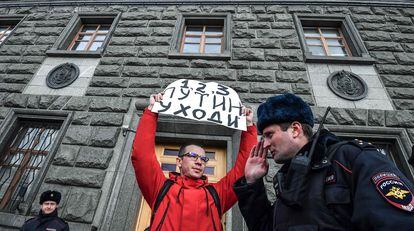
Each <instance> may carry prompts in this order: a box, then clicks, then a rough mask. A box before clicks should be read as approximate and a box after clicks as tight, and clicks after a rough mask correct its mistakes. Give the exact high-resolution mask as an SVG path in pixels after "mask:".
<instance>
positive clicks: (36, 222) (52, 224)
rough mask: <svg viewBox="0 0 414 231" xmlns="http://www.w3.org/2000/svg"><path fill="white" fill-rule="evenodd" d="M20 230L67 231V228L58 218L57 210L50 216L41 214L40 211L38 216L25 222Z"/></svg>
mask: <svg viewBox="0 0 414 231" xmlns="http://www.w3.org/2000/svg"><path fill="white" fill-rule="evenodd" d="M20 230H21V231H46V230H56V231H69V226H68V224H67V223H66V222H65V221H64V220H63V219H61V218H59V217H58V214H57V210H55V211H53V212H52V213H50V214H43V213H42V211H40V212H39V215H37V216H36V217H33V218H31V219H29V220H27V221H26V222H25V223H24V225H23V226H22V228H21V229H20Z"/></svg>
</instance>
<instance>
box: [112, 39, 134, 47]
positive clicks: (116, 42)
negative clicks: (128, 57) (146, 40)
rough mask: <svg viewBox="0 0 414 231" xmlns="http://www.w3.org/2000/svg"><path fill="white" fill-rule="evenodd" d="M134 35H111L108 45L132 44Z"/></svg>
mask: <svg viewBox="0 0 414 231" xmlns="http://www.w3.org/2000/svg"><path fill="white" fill-rule="evenodd" d="M134 44H135V37H112V39H111V42H110V45H119V46H133V45H134Z"/></svg>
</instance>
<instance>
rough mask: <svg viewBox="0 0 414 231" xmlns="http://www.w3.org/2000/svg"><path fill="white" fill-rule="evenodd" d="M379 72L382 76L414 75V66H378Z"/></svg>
mask: <svg viewBox="0 0 414 231" xmlns="http://www.w3.org/2000/svg"><path fill="white" fill-rule="evenodd" d="M377 70H378V72H379V73H380V74H397V75H410V74H411V75H412V74H414V66H403V65H377Z"/></svg>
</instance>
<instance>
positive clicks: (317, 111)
mask: <svg viewBox="0 0 414 231" xmlns="http://www.w3.org/2000/svg"><path fill="white" fill-rule="evenodd" d="M311 109H312V112H313V117H314V121H315V123H317V124H320V123H321V122H322V118H323V116H324V115H325V112H326V108H325V107H311ZM325 124H337V122H336V119H335V117H334V116H333V115H332V113H331V112H330V113H328V115H327V116H326V120H325Z"/></svg>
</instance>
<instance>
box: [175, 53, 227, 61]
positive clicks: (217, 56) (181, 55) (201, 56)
mask: <svg viewBox="0 0 414 231" xmlns="http://www.w3.org/2000/svg"><path fill="white" fill-rule="evenodd" d="M168 58H173V59H215V60H230V59H231V54H230V52H225V53H221V54H196V53H178V52H171V53H169V54H168Z"/></svg>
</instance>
